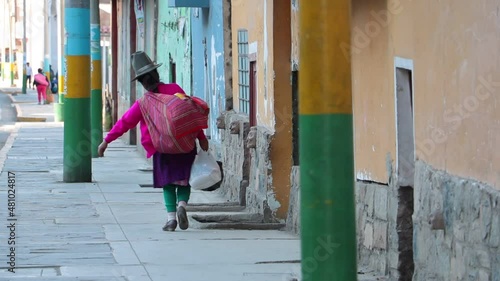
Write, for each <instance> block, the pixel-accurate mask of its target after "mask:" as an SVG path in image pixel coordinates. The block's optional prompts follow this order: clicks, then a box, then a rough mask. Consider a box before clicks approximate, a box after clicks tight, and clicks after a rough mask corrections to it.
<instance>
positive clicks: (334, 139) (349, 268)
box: [299, 0, 357, 281]
mask: <svg viewBox="0 0 500 281" xmlns="http://www.w3.org/2000/svg"><path fill="white" fill-rule="evenodd" d="M350 2H351V1H350V0H336V1H332V0H317V1H302V2H301V7H300V9H301V11H300V64H301V66H300V67H301V69H303V71H302V73H301V74H300V77H299V79H300V81H299V102H300V103H299V112H300V119H299V126H300V179H301V188H300V189H301V190H300V191H301V202H300V204H301V245H302V264H301V266H302V280H304V281H309V280H311V281H312V280H314V281H317V280H329V281H355V280H357V265H356V263H357V261H356V258H357V255H356V220H355V207H354V153H353V123H352V122H353V118H352V93H351V58H350V56H347V57H345V56H344V55H343V54H344V52H342V48H341V47H343V46H344V45H349V43H350V42H351V37H350V29H351V25H350V14H351V13H350Z"/></svg>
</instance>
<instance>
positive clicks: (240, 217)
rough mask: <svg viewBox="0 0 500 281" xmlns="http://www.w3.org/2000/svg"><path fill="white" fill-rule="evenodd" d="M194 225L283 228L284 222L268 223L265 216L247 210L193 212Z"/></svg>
mask: <svg viewBox="0 0 500 281" xmlns="http://www.w3.org/2000/svg"><path fill="white" fill-rule="evenodd" d="M190 217H191V221H193V223H192V226H193V227H195V228H200V229H238V230H281V229H283V228H284V227H285V226H286V225H285V224H284V223H266V222H264V216H263V215H261V214H257V213H247V212H211V213H205V214H199V213H198V214H197V213H195V214H191V215H190Z"/></svg>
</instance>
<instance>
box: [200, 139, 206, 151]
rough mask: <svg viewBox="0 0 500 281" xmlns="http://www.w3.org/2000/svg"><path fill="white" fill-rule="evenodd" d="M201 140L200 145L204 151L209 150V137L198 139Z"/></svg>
mask: <svg viewBox="0 0 500 281" xmlns="http://www.w3.org/2000/svg"><path fill="white" fill-rule="evenodd" d="M198 141H199V142H200V147H201V149H203V150H204V151H208V140H207V139H201V140H198Z"/></svg>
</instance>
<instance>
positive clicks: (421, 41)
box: [351, 0, 500, 188]
mask: <svg viewBox="0 0 500 281" xmlns="http://www.w3.org/2000/svg"><path fill="white" fill-rule="evenodd" d="M499 9H500V4H499V3H498V1H495V0H480V1H478V2H477V3H475V4H473V5H472V4H471V3H470V2H469V1H465V0H444V1H438V2H436V1H433V0H422V1H410V0H390V1H388V0H376V1H370V0H355V1H353V28H360V29H362V30H365V28H366V27H367V26H368V25H371V28H372V31H374V30H376V27H375V26H376V25H378V26H379V27H380V31H379V32H371V33H366V32H365V34H368V38H369V39H370V40H369V44H358V46H360V47H362V48H354V49H353V69H354V70H353V90H354V104H355V111H354V113H355V126H356V127H355V130H356V131H355V137H356V171H357V173H358V175H361V174H364V175H366V177H367V179H370V180H374V181H381V182H386V181H387V171H386V156H387V153H389V154H390V157H391V159H392V161H393V162H394V160H395V156H394V155H395V140H396V132H395V129H394V128H395V125H394V124H395V117H394V112H395V111H394V57H402V58H406V59H410V60H413V68H414V69H413V79H414V81H413V88H414V93H413V95H414V118H415V141H416V157H417V158H418V159H420V160H423V161H425V162H426V163H428V164H430V165H432V166H434V167H435V168H438V169H442V170H446V171H447V172H449V173H451V174H454V175H457V176H461V177H466V178H472V179H476V180H479V181H482V182H486V183H488V184H491V185H493V186H497V187H498V188H500V173H499V171H500V152H498V148H499V147H500V130H499V128H500V111H499V110H498V106H499V105H498V103H499V100H500V99H499V96H500V95H499V94H500V83H496V82H495V81H500V78H499V77H500V75H499V74H500V54H499V53H498V50H499V47H500V15H499V13H498V10H499ZM387 11H388V12H389V13H388V14H389V15H390V16H389V18H388V20H381V19H384V18H383V17H382V18H381V17H378V18H376V17H375V16H374V13H379V15H381V14H382V13H384V12H387ZM385 14H386V15H387V13H385ZM355 34H356V33H355V32H353V40H352V42H351V46H353V47H356V43H355V40H354V36H355Z"/></svg>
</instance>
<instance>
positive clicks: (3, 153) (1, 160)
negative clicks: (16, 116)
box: [0, 124, 19, 171]
mask: <svg viewBox="0 0 500 281" xmlns="http://www.w3.org/2000/svg"><path fill="white" fill-rule="evenodd" d="M18 132H19V125H18V124H16V125H15V126H14V129H13V130H12V132H11V133H10V135H9V137H8V138H7V140H6V141H5V144H4V146H3V147H2V149H0V170H1V171H3V168H4V166H5V161H6V160H7V154H8V153H9V151H10V149H11V148H12V145H13V144H14V141H15V140H16V138H17V135H18Z"/></svg>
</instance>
